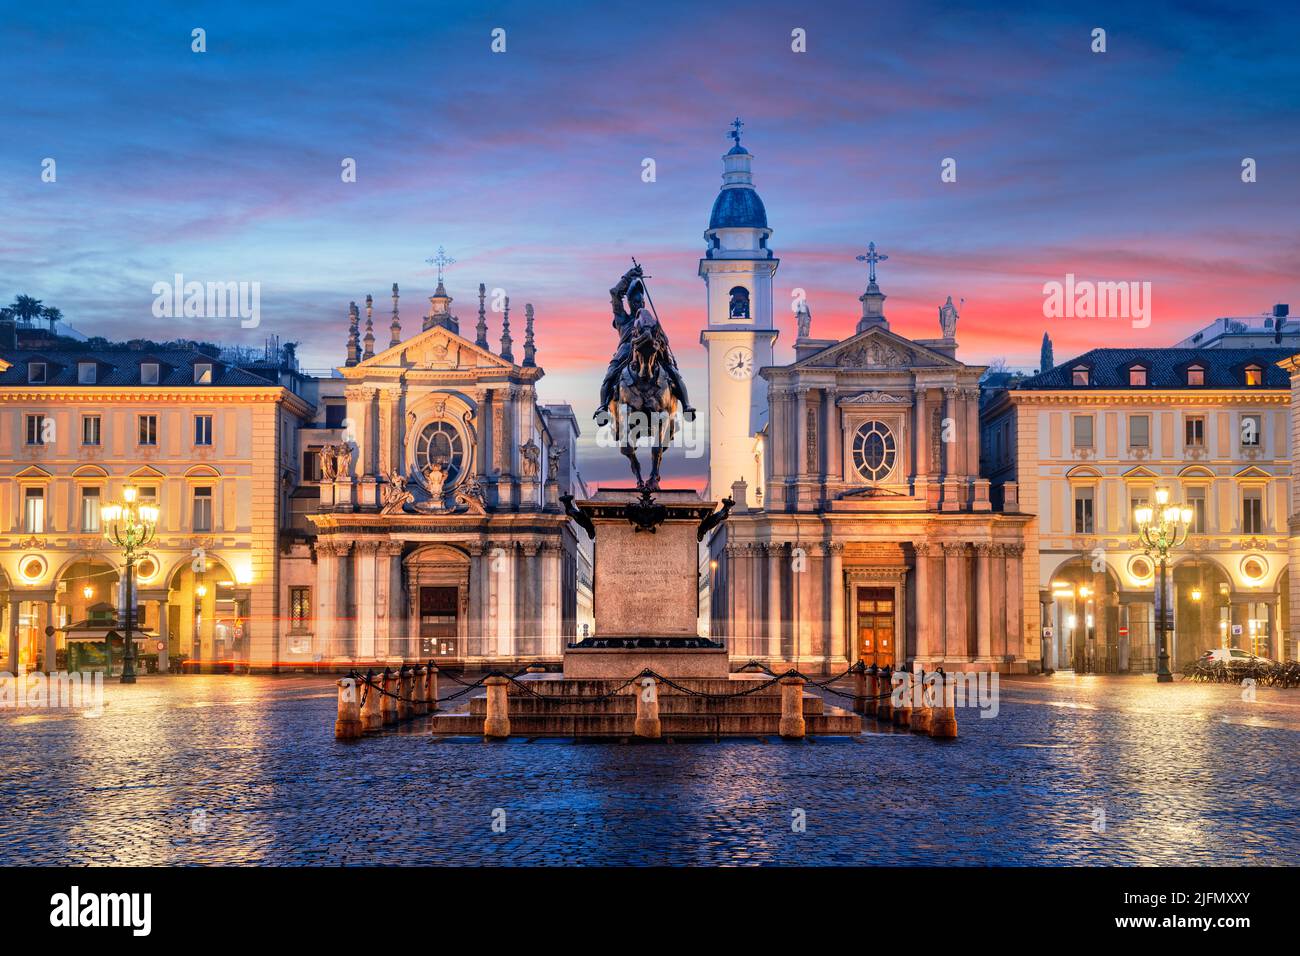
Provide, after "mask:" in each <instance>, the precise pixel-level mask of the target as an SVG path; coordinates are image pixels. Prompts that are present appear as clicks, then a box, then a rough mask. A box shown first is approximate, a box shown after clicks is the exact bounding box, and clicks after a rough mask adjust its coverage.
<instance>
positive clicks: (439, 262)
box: [424, 246, 456, 283]
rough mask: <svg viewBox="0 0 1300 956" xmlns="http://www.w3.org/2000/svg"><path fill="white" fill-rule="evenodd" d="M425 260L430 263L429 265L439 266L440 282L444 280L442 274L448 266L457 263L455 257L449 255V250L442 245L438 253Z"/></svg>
mask: <svg viewBox="0 0 1300 956" xmlns="http://www.w3.org/2000/svg"><path fill="white" fill-rule="evenodd" d="M424 261H425V262H427V263H429V265H431V266H436V267H437V269H438V282H439V283H441V282H442V274H443V272H444V271H445V270H446V268H447V266H454V265H455V264H456V260H455V259H453V258H452V257H451V256H449V255H447V250H446V249H444V248H443V247H442V246H439V247H438V253H437V255H435V256H432V257H430V258H428V259H425V260H424Z"/></svg>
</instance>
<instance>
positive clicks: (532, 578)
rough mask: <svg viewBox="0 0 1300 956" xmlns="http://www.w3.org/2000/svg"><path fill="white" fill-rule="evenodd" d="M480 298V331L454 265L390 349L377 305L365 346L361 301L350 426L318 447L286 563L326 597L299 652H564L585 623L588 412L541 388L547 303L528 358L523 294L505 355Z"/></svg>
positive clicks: (487, 658)
mask: <svg viewBox="0 0 1300 956" xmlns="http://www.w3.org/2000/svg"><path fill="white" fill-rule="evenodd" d="M483 296H484V289H483V287H482V286H480V303H479V321H478V327H477V334H476V336H475V338H474V339H470V338H468V337H466V336H462V335H461V334H460V323H459V320H458V319H457V318H456V317H455V316H454V315H453V314H452V312H451V310H450V305H451V298H450V296H448V295H447V294H446V291H445V288H444V286H443V283H442V281H441V279H440V280H439V283H438V289H437V292H436V293H435V295H433V296H432V297H431V298H430V302H431V306H430V311H429V314H428V315H427V316H426V317H425V319H424V323H423V324H424V328H423V329H422V331H421V332H420V333H419V334H417V335H415V336H412V337H411V338H409V339H407V340H406V341H400V340H399V339H398V336H397V333H396V332H394V333H393V337H392V340H391V342H390V345H389V347H388V348H387V349H384V350H383V351H381V352H378V353H375V352H374V351H373V346H372V337H373V332H372V329H371V326H372V319H371V316H370V314H369V312H370V306H369V303H368V304H367V320H366V325H367V332H366V337H365V339H364V348H362V347H361V341H362V340H361V337H360V336H359V329H358V326H359V312H358V310H357V309H356V307H355V306H354V307H353V310H352V312H351V332H350V338H349V347H348V359H347V362H346V363H345V364H344V366H343V367H342V368H341V370H340V371H341V374H342V390H343V396H344V399H345V402H346V416H345V417H344V419H343V422H344V432H343V434H342V435H341V440H340V441H339V442H337V443H329V444H325V445H323V446H321V447H320V448H319V449H318V450H317V454H318V455H319V456H320V461H321V468H320V474H319V480H318V482H317V485H316V486H317V488H318V489H319V503H318V506H317V507H316V508H315V509H314V510H307V511H306V512H305V513H304V517H305V518H306V520H307V521H308V522H310V526H311V527H310V532H311V533H310V536H309V537H307V538H304V539H303V540H301V541H300V542H298V543H296V544H295V545H293V546H291V547H290V549H289V551H288V553H287V554H286V556H285V558H284V560H283V561H282V569H283V574H284V577H285V579H286V584H285V587H286V592H287V591H289V590H292V589H294V588H299V589H301V588H310V589H311V590H312V592H314V595H315V604H316V607H315V609H314V611H313V613H312V614H311V615H310V620H311V621H312V632H311V633H310V634H299V635H296V637H297V638H298V640H297V641H296V642H294V641H291V642H290V645H289V646H287V647H286V649H285V651H286V653H285V655H284V659H285V661H286V662H288V663H292V662H293V661H294V660H295V659H297V658H299V657H301V658H302V659H305V660H314V661H321V660H324V661H330V662H335V663H337V662H342V661H358V662H366V661H401V660H427V659H429V658H433V659H435V660H440V661H443V662H444V663H454V664H457V665H463V666H466V667H474V666H480V665H490V664H494V663H496V662H498V661H501V660H511V661H522V662H527V661H539V660H551V661H554V660H556V659H558V658H559V656H560V654H561V651H562V647H563V644H564V642H565V641H566V640H567V639H571V638H572V636H573V635H574V634H575V633H576V630H577V626H578V625H577V593H578V568H579V555H578V549H579V545H578V541H577V538H576V537H575V534H574V531H573V528H572V525H571V522H570V521H569V520H568V518H566V517H565V515H564V513H563V510H562V508H561V506H560V496H561V495H564V494H569V493H575V494H578V495H581V494H582V492H581V490H580V479H579V478H578V476H577V471H576V466H575V462H574V454H575V451H576V442H577V438H578V425H577V420H576V417H575V416H574V414H573V411H572V409H571V408H570V407H569V406H568V405H542V404H539V402H538V398H537V382H538V380H539V379H540V378H541V377H542V375H543V371H542V369H541V368H539V367H538V365H537V363H536V353H535V348H534V340H533V310H532V306H531V305H529V306H526V325H525V337H524V343H523V352H522V357H521V359H520V360H519V361H516V360H515V355H514V343H513V342H512V340H511V336H510V326H509V321H510V319H509V304H508V300H507V304H506V311H505V313H504V317H503V323H504V324H503V329H502V335H501V345H500V348H499V349H498V350H497V351H495V352H494V351H493V350H492V349H491V348H490V347H489V345H488V340H487V323H486V309H485V308H484V305H483ZM286 600H288V601H289V603H290V604H292V597H291V596H290V595H289V594H288V593H286ZM293 636H294V635H290V637H293Z"/></svg>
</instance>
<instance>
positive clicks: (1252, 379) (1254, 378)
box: [1246, 365, 1264, 385]
mask: <svg viewBox="0 0 1300 956" xmlns="http://www.w3.org/2000/svg"><path fill="white" fill-rule="evenodd" d="M1246 384H1247V385H1263V384H1264V370H1263V369H1262V368H1260V367H1259V366H1258V365H1247V366H1246Z"/></svg>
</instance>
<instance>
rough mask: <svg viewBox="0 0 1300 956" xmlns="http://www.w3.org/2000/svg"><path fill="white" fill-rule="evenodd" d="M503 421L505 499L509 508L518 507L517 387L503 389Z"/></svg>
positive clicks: (502, 454) (502, 462)
mask: <svg viewBox="0 0 1300 956" xmlns="http://www.w3.org/2000/svg"><path fill="white" fill-rule="evenodd" d="M503 398H504V399H505V422H504V424H503V427H502V429H501V470H502V472H503V481H502V484H504V486H505V501H506V503H507V506H508V507H509V508H511V509H512V510H513V509H518V507H519V442H518V441H516V438H517V437H518V433H519V389H518V388H516V387H514V386H511V387H510V388H508V389H506V390H505V394H504V396H503Z"/></svg>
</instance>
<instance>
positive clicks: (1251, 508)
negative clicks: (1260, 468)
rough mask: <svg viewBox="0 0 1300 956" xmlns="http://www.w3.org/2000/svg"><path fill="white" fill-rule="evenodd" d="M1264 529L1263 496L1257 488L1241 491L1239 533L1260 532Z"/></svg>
mask: <svg viewBox="0 0 1300 956" xmlns="http://www.w3.org/2000/svg"><path fill="white" fill-rule="evenodd" d="M1263 530H1264V496H1263V494H1262V493H1261V492H1260V490H1259V489H1258V488H1248V489H1246V490H1244V491H1242V493H1241V533H1242V534H1260V533H1261V532H1262V531H1263Z"/></svg>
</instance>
